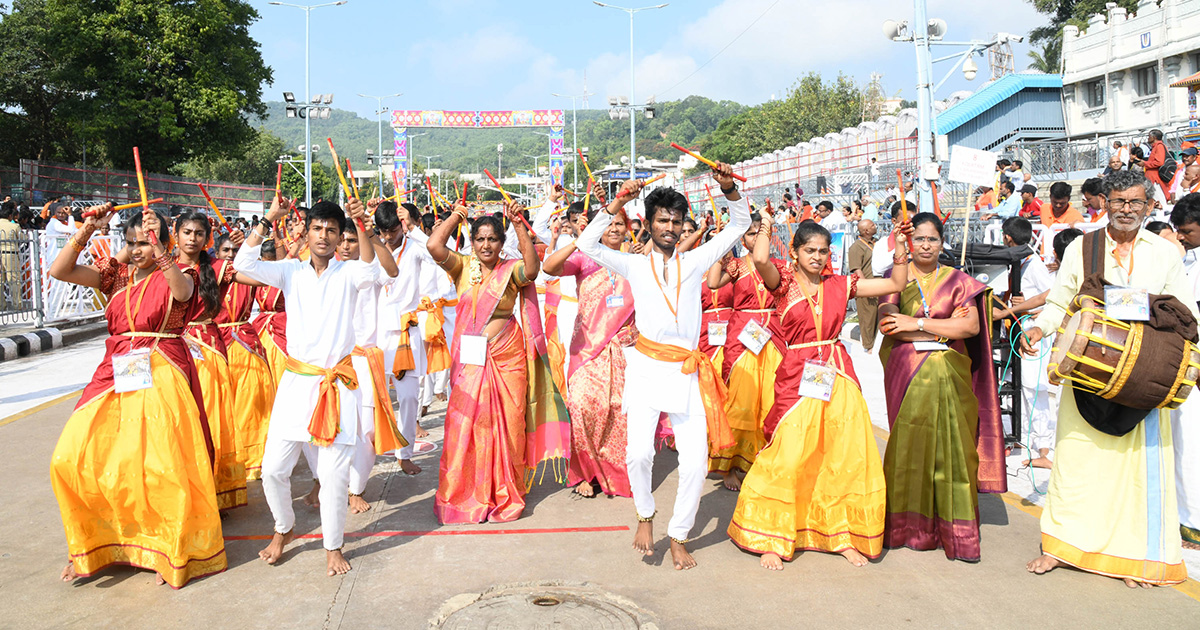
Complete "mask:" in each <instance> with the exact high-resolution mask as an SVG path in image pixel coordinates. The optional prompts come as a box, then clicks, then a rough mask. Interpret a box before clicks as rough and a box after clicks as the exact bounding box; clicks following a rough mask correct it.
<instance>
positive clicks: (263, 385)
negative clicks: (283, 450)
mask: <svg viewBox="0 0 1200 630" xmlns="http://www.w3.org/2000/svg"><path fill="white" fill-rule="evenodd" d="M229 373H230V379H231V383H232V385H233V389H232V392H233V427H234V434H235V438H236V440H237V452H238V461H240V462H241V463H242V464H243V465H244V466H245V468H246V479H247V480H254V479H259V478H260V477H262V458H263V448H264V447H265V446H266V443H267V426H268V425H269V424H270V420H271V406H272V405H273V404H274V402H275V381H274V378H275V376H274V374H273V373H272V372H271V367H270V366H269V365H268V364H267V362H266V360H265V359H263V358H262V357H260V356H258V355H257V354H255V353H253V352H251V351H250V350H247V349H246V347H245V346H243V345H242V344H240V343H238V342H237V341H234V342H233V343H231V344H230V345H229Z"/></svg>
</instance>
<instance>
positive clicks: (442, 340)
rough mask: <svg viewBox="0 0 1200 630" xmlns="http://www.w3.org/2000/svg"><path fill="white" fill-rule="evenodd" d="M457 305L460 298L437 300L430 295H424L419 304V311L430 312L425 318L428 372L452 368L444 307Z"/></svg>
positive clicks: (426, 371)
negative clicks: (430, 297)
mask: <svg viewBox="0 0 1200 630" xmlns="http://www.w3.org/2000/svg"><path fill="white" fill-rule="evenodd" d="M457 305H458V300H447V299H446V298H438V300H437V301H436V302H435V301H433V300H431V299H429V298H428V297H423V298H421V303H420V304H419V305H418V306H417V310H418V311H425V312H426V313H428V314H429V316H428V317H426V318H425V361H426V363H427V368H426V370H425V373H426V374H436V373H438V372H441V371H442V370H448V369H450V362H451V359H450V346H449V345H448V344H447V343H446V332H445V330H443V326H445V325H446V313H445V312H444V311H443V310H442V309H443V308H444V307H447V306H457Z"/></svg>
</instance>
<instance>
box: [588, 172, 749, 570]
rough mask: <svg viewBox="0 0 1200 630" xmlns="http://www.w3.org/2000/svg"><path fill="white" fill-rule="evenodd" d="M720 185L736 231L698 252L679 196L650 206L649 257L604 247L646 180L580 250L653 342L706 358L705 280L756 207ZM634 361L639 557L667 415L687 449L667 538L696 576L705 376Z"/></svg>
mask: <svg viewBox="0 0 1200 630" xmlns="http://www.w3.org/2000/svg"><path fill="white" fill-rule="evenodd" d="M723 168H725V169H728V167H723ZM722 180H724V181H722ZM718 182H720V183H721V184H722V185H721V188H722V190H723V192H725V194H726V199H727V200H728V201H729V210H730V223H729V224H728V225H727V226H726V227H725V229H724V230H722V231H721V232H720V233H718V234H717V235H716V236H714V237H713V239H712V240H711V241H709V242H708V243H706V244H705V245H702V246H700V247H698V248H696V249H693V250H691V251H689V252H686V253H684V254H677V253H675V251H674V249H675V244H676V243H677V242H678V236H679V231H680V230H681V229H682V226H683V216H684V215H685V214H686V212H687V202H686V199H684V198H683V196H682V195H680V194H679V193H678V192H675V191H673V190H664V189H659V190H655V191H654V192H652V193H651V194H650V195H649V196H648V197H647V199H646V205H647V208H648V209H647V214H648V215H649V216H648V219H647V221H648V224H649V225H650V231H651V241H652V243H653V248H652V252H651V253H650V254H649V255H648V256H647V255H640V254H628V253H622V252H619V251H616V250H612V249H609V248H608V247H605V246H604V245H601V244H600V237H601V235H603V234H604V232H605V231H606V230H607V229H608V226H609V224H610V223H611V222H612V216H613V213H615V212H617V211H619V210H620V209H621V208H622V207H623V206H624V205H625V204H626V203H628V202H629V201H630V200H631V199H632V198H634V197H636V196H637V195H638V193H639V192H640V191H641V187H642V183H641V182H636V181H635V182H627V183H626V185H625V187H623V188H622V190H621V193H620V195H619V196H618V197H617V199H616V200H614V201H613V202H612V204H610V205H609V207H608V211H607V212H601V213H599V214H598V215H597V216H596V217H595V218H594V219H593V220H592V222H591V223H590V224H589V225H588V226H587V229H585V230H584V231H583V234H582V235H581V236H580V237H579V240H578V241H577V242H576V245H577V246H578V248H579V250H580V251H582V252H583V253H584V254H586V255H588V256H589V257H591V258H592V259H593V260H595V261H596V262H597V263H599V264H600V265H601V266H603V267H605V268H606V269H608V270H610V271H612V272H613V273H616V274H620V275H621V276H624V277H625V278H626V279H627V280H628V281H629V284H630V288H631V289H632V291H633V296H634V304H636V308H635V311H634V320H635V322H636V324H637V328H638V332H639V333H640V335H641V337H642V338H644V339H649V340H651V341H653V342H657V343H660V344H667V345H670V346H674V347H677V348H680V349H683V350H685V351H688V352H695V350H696V347H697V343H698V342H699V339H700V316H701V306H700V292H701V285H702V283H703V282H704V279H705V273H706V272H707V271H708V268H709V267H711V266H712V265H713V264H714V263H716V262H717V261H718V260H720V259H721V257H722V256H724V255H725V254H726V253H727V252H728V251H729V250H730V249H732V248H733V246H734V245H735V244H736V243H737V242H738V240H739V239H740V238H741V236H742V234H744V233H745V232H746V230H747V228H749V227H750V205H749V203H748V202H747V201H746V200H745V199H744V198H742V197H741V195H740V193H738V192H737V189H736V186H734V185H733V180H732V178H730V177H728V175H722V176H721V178H720V179H718ZM662 192H665V193H668V194H666V195H663V194H661V193H662ZM656 204H662V205H656ZM652 205H653V206H654V207H651V206H652ZM660 221H662V223H660ZM664 252H665V255H664ZM664 276H665V277H664ZM626 361H627V364H626V368H625V393H624V405H623V409H624V411H625V413H626V414H627V415H628V445H627V447H626V457H625V463H626V466H627V467H628V471H629V482H630V488H631V489H632V491H633V501H634V506H635V507H636V508H637V514H638V519H639V521H640V523H639V527H638V535H637V537H635V539H634V548H635V549H637V550H638V551H639V552H641V553H643V554H647V555H649V554H651V553H653V538H652V525H651V524H650V519H652V518H653V516H654V514H655V503H654V495H653V494H652V493H651V471H652V468H653V465H654V434H655V429H656V428H657V427H658V419H659V415H660V414H661V413H666V414H667V415H668V417H669V418H670V421H671V427H672V429H673V430H674V432H675V446H676V448H677V449H678V450H679V486H678V489H677V491H676V495H675V508H674V513H673V514H672V517H671V521H670V523H669V524H668V526H667V533H668V535H669V536H670V537H671V539H672V543H671V553H672V556H673V557H674V560H675V567H676V568H677V569H686V568H691V567H692V566H695V560H694V559H692V557H691V555H690V554H688V553H687V550H686V549H685V548H684V546H683V543H684V542H685V541H686V540H687V538H688V536H689V534H690V533H691V530H692V525H693V523H694V522H695V520H696V510H697V508H698V507H699V505H700V494H701V491H702V490H703V484H704V478H705V476H706V474H707V472H708V467H707V466H708V427H707V424H706V422H707V421H706V418H705V408H704V401H703V399H702V398H701V391H700V384H699V379H698V377H697V374H698V371H693V372H692V373H691V374H685V373H684V372H683V371H682V370H683V363H681V362H675V363H672V362H666V361H660V360H656V359H652V358H651V357H650V356H647V354H645V353H643V352H642V351H641V350H639V349H634V348H629V349H626ZM710 365H711V364H710Z"/></svg>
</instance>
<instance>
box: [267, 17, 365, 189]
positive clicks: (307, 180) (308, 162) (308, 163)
mask: <svg viewBox="0 0 1200 630" xmlns="http://www.w3.org/2000/svg"><path fill="white" fill-rule="evenodd" d="M347 2H349V0H338V1H337V2H327V3H325V4H313V5H303V4H289V3H287V2H270V3H268V4H273V5H275V6H280V7H293V8H296V9H302V10H303V11H304V106H305V107H308V106H309V105H310V104H311V103H312V93H311V92H309V89H310V88H309V55H308V51H309V46H308V33H309V21H310V20H309V18H310V16H311V15H312V10H313V9H319V8H321V7H336V6H341V5H343V4H346V3H347ZM310 113H311V112H308V111H306V112H305V116H304V205H305V207H308V208H311V207H312V123H311V122H310V120H309V118H311V116H310V115H309V114H310Z"/></svg>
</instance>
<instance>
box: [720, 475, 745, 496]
mask: <svg viewBox="0 0 1200 630" xmlns="http://www.w3.org/2000/svg"><path fill="white" fill-rule="evenodd" d="M723 482H724V484H725V489H726V490H732V491H734V492H738V491H739V490H741V489H742V480H741V479H739V478H738V476H737V472H735V471H733V470H730V471H729V472H727V473H725V478H724V479H723Z"/></svg>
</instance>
